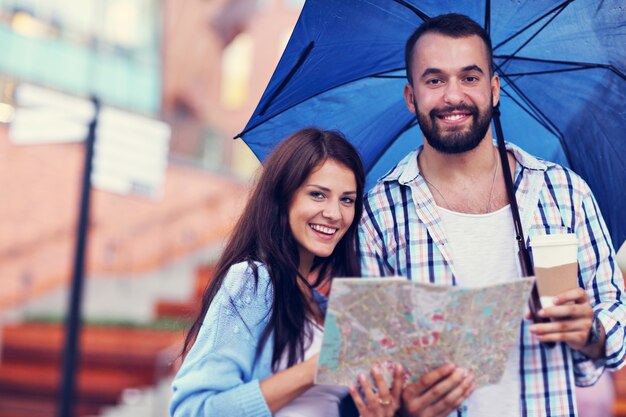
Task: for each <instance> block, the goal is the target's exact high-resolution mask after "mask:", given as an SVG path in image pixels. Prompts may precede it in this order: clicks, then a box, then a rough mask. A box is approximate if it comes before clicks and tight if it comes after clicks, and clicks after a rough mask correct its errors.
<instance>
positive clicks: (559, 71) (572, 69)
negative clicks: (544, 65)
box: [506, 65, 604, 77]
mask: <svg viewBox="0 0 626 417" xmlns="http://www.w3.org/2000/svg"><path fill="white" fill-rule="evenodd" d="M596 68H604V67H603V66H602V65H596V66H593V67H583V68H563V69H558V70H545V71H530V72H507V73H506V75H507V76H508V77H523V76H525V75H544V74H558V73H561V72H572V71H583V70H588V69H596Z"/></svg>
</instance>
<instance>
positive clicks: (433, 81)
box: [426, 78, 443, 85]
mask: <svg viewBox="0 0 626 417" xmlns="http://www.w3.org/2000/svg"><path fill="white" fill-rule="evenodd" d="M426 84H427V85H439V84H443V81H442V80H440V79H438V78H433V79H432V80H428V81H426Z"/></svg>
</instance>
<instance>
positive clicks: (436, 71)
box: [421, 68, 443, 78]
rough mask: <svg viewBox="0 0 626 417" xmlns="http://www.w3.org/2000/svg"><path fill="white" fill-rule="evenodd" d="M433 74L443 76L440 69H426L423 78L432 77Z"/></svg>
mask: <svg viewBox="0 0 626 417" xmlns="http://www.w3.org/2000/svg"><path fill="white" fill-rule="evenodd" d="M432 74H443V71H442V70H440V69H439V68H426V69H425V70H424V72H422V75H421V77H422V78H424V77H426V76H428V75H432Z"/></svg>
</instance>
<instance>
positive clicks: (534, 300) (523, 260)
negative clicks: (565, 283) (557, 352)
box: [493, 104, 554, 347]
mask: <svg viewBox="0 0 626 417" xmlns="http://www.w3.org/2000/svg"><path fill="white" fill-rule="evenodd" d="M493 125H494V127H495V129H496V141H497V144H498V153H499V154H500V160H501V162H502V173H503V175H504V184H505V185H506V192H507V195H508V197H509V204H510V205H511V214H512V216H513V225H514V227H515V240H517V245H518V253H517V255H518V257H519V261H520V266H521V269H522V275H523V276H525V277H529V276H533V275H535V271H534V268H533V263H532V260H531V258H530V253H529V252H528V248H527V247H526V239H525V238H524V231H523V228H522V221H521V219H520V215H519V208H518V206H517V199H516V198H515V190H514V188H513V179H512V178H511V169H510V166H509V158H508V157H507V152H506V145H505V143H504V134H503V133H502V123H500V105H499V104H497V105H496V106H495V107H494V108H493ZM528 306H529V309H530V313H531V315H532V318H533V321H534V322H535V323H549V322H550V320H549V319H546V318H543V317H539V315H538V314H537V312H538V311H539V310H540V309H541V301H540V299H539V290H538V289H537V283H536V282H535V283H534V284H533V288H532V291H531V293H530V298H529V300H528ZM545 345H546V346H548V347H554V342H546V343H545Z"/></svg>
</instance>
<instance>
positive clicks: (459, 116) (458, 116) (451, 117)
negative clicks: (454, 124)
mask: <svg viewBox="0 0 626 417" xmlns="http://www.w3.org/2000/svg"><path fill="white" fill-rule="evenodd" d="M464 117H465V115H464V114H449V115H446V116H443V118H444V119H446V120H451V121H454V120H459V119H462V118H464Z"/></svg>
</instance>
